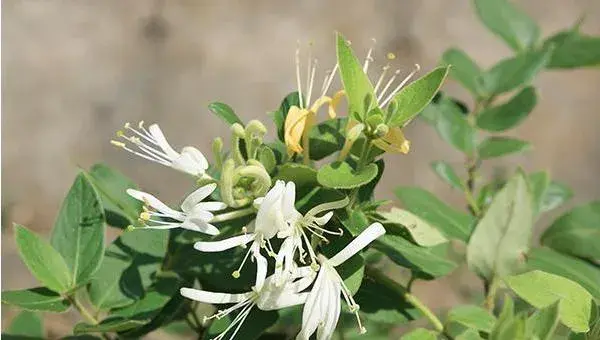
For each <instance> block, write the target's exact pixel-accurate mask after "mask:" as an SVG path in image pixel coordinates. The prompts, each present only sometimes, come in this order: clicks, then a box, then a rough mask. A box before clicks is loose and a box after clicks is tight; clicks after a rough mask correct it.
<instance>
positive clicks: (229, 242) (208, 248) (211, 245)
mask: <svg viewBox="0 0 600 340" xmlns="http://www.w3.org/2000/svg"><path fill="white" fill-rule="evenodd" d="M252 240H254V234H244V235H240V236H234V237H230V238H226V239H224V240H221V241H212V242H202V241H200V242H196V243H194V248H195V249H196V250H199V251H204V252H218V251H223V250H227V249H231V248H235V247H237V246H241V245H244V244H246V243H248V242H250V241H252Z"/></svg>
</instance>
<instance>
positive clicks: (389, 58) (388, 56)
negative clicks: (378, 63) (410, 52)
mask: <svg viewBox="0 0 600 340" xmlns="http://www.w3.org/2000/svg"><path fill="white" fill-rule="evenodd" d="M387 58H388V60H394V59H396V55H395V54H394V53H392V52H389V53H388V54H387Z"/></svg>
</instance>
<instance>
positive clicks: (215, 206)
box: [196, 202, 227, 211]
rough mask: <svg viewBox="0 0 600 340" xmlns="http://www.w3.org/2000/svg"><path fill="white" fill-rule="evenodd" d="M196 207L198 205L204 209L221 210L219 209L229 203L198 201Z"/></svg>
mask: <svg viewBox="0 0 600 340" xmlns="http://www.w3.org/2000/svg"><path fill="white" fill-rule="evenodd" d="M196 207H198V208H200V209H202V210H208V211H219V210H223V209H225V208H227V204H225V203H223V202H202V203H198V204H197V205H196Z"/></svg>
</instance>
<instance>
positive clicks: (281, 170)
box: [273, 163, 317, 195]
mask: <svg viewBox="0 0 600 340" xmlns="http://www.w3.org/2000/svg"><path fill="white" fill-rule="evenodd" d="M273 179H274V180H282V181H286V182H288V181H292V182H294V183H295V184H296V190H297V191H298V195H302V194H305V193H306V192H307V191H308V190H312V189H313V188H314V187H315V186H317V171H316V170H315V169H313V168H312V167H310V166H307V165H304V164H298V163H285V164H283V165H281V166H279V167H277V173H276V175H275V177H274V178H273Z"/></svg>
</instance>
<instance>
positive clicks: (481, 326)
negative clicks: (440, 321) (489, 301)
mask: <svg viewBox="0 0 600 340" xmlns="http://www.w3.org/2000/svg"><path fill="white" fill-rule="evenodd" d="M446 322H456V323H459V324H462V325H464V326H467V327H468V328H473V329H476V330H479V331H483V332H486V333H489V332H491V331H492V327H494V323H496V318H495V317H494V315H492V314H491V313H490V312H488V311H487V310H485V309H483V308H481V307H478V306H471V305H466V306H458V307H454V308H452V310H450V312H449V313H448V318H447V320H446Z"/></svg>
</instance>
